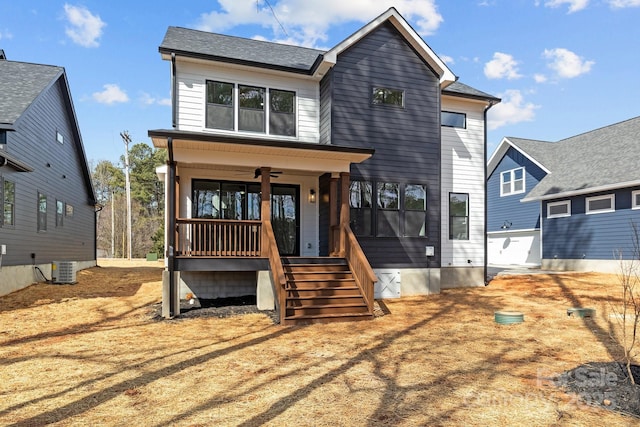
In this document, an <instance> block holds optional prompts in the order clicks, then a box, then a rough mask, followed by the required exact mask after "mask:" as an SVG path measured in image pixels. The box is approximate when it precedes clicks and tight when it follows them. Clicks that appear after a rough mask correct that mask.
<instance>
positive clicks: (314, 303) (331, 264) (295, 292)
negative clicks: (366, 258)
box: [282, 257, 373, 325]
mask: <svg viewBox="0 0 640 427" xmlns="http://www.w3.org/2000/svg"><path fill="white" fill-rule="evenodd" d="M282 266H283V268H284V275H285V277H286V287H285V307H284V310H285V314H284V323H283V324H284V325H299V324H308V323H329V322H345V321H355V320H369V319H372V318H373V313H372V312H370V311H369V309H368V307H367V304H366V301H365V299H364V297H363V295H362V292H361V291H360V288H358V285H357V284H356V281H355V278H354V277H353V274H352V272H351V270H350V269H349V265H348V264H347V261H346V260H345V259H344V258H335V257H313V258H306V257H285V258H282Z"/></svg>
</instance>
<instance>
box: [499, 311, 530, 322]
mask: <svg viewBox="0 0 640 427" xmlns="http://www.w3.org/2000/svg"><path fill="white" fill-rule="evenodd" d="M494 317H495V321H496V323H499V324H501V325H511V324H514V323H522V322H524V314H523V313H521V312H519V311H496V312H495V313H494Z"/></svg>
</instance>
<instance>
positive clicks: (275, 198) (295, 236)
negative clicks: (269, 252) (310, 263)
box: [271, 184, 300, 256]
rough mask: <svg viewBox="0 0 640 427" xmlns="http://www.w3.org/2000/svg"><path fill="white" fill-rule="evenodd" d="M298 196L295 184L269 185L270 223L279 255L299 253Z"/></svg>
mask: <svg viewBox="0 0 640 427" xmlns="http://www.w3.org/2000/svg"><path fill="white" fill-rule="evenodd" d="M299 196H300V187H299V186H297V185H278V184H273V185H272V187H271V224H272V225H273V233H274V234H275V236H276V242H277V244H278V251H279V252H280V255H284V256H298V255H300V216H299V215H298V212H299V211H300V201H299V198H300V197H299Z"/></svg>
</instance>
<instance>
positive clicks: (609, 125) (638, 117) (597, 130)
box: [557, 116, 640, 142]
mask: <svg viewBox="0 0 640 427" xmlns="http://www.w3.org/2000/svg"><path fill="white" fill-rule="evenodd" d="M634 120H640V116H636V117H631V118H630V119H625V120H622V121H619V122H617V123H611V124H608V125H605V126H601V127H599V128H596V129H592V130H589V131H586V132H582V133H579V134H576V135H572V136H569V137H567V138H563V139H559V140H558V141H557V142H563V141H568V140H571V139H574V138H578V137H580V136H584V135H588V134H592V133H595V132H599V131H602V130H604V129H608V128H612V127H616V126H620V125H622V124H624V123H628V122H631V121H634Z"/></svg>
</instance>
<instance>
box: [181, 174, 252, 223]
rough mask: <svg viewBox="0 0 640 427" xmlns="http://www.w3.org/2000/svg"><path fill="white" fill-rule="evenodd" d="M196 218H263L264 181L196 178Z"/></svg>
mask: <svg viewBox="0 0 640 427" xmlns="http://www.w3.org/2000/svg"><path fill="white" fill-rule="evenodd" d="M192 191H193V212H192V216H193V217H194V218H208V219H234V220H258V219H260V184H246V183H236V182H224V181H209V180H194V181H193V190H192Z"/></svg>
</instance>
